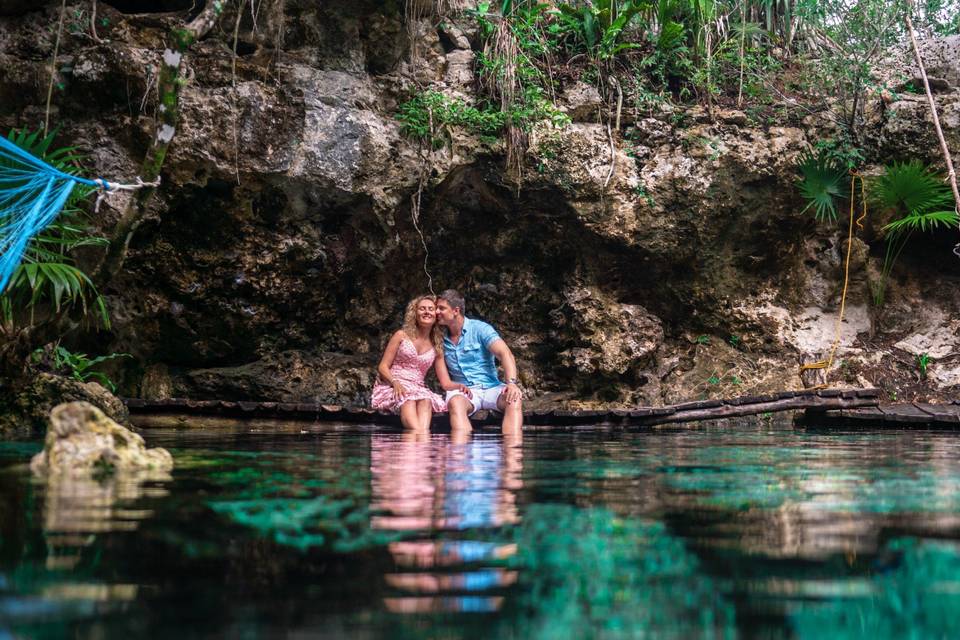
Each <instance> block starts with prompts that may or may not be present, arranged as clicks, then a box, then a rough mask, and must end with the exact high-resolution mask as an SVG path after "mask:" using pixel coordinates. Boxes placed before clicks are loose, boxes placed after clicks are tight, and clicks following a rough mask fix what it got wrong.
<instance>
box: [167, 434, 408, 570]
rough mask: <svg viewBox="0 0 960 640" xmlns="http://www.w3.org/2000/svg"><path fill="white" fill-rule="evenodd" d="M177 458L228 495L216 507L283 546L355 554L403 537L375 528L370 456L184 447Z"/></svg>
mask: <svg viewBox="0 0 960 640" xmlns="http://www.w3.org/2000/svg"><path fill="white" fill-rule="evenodd" d="M175 456H176V458H175V459H176V462H177V463H178V464H180V463H181V462H182V463H183V466H184V467H185V468H186V469H190V470H193V471H196V470H203V471H204V480H205V481H206V482H208V483H210V484H211V485H213V487H214V488H216V489H218V490H219V492H218V493H220V495H221V496H229V497H228V498H227V497H221V498H217V499H212V500H207V501H206V505H207V506H208V507H209V508H210V509H211V510H213V512H214V513H216V514H218V515H220V516H221V517H224V518H226V519H228V520H229V521H230V522H232V523H233V524H236V525H239V526H241V527H245V528H247V529H249V530H251V532H252V533H254V534H255V535H258V536H262V537H266V538H269V539H271V540H273V541H274V542H276V543H277V544H280V545H284V546H287V547H291V548H294V549H297V550H299V551H306V550H308V549H310V548H314V547H317V548H327V549H330V550H333V551H337V552H344V553H347V552H352V551H357V550H360V549H364V548H369V547H376V546H382V545H385V544H387V543H389V542H391V541H393V540H397V539H400V538H401V537H402V536H401V535H400V534H397V533H392V532H385V531H379V530H374V529H372V528H371V527H370V521H371V517H372V515H373V514H372V513H371V510H370V508H369V501H370V489H369V484H370V472H369V468H368V467H369V465H368V463H367V461H366V460H359V459H345V460H344V462H343V467H342V468H339V469H334V468H330V467H324V466H322V465H320V464H318V459H317V456H315V455H311V454H303V453H295V452H259V453H254V452H248V451H226V452H224V451H207V452H205V451H192V452H181V451H177V452H176V454H175Z"/></svg>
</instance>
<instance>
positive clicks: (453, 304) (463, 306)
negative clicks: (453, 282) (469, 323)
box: [437, 289, 467, 315]
mask: <svg viewBox="0 0 960 640" xmlns="http://www.w3.org/2000/svg"><path fill="white" fill-rule="evenodd" d="M437 298H442V299H444V300H446V301H447V304H449V305H450V308H451V309H457V308H459V309H460V315H464V314H465V313H466V312H467V303H466V302H465V301H464V300H463V296H462V295H460V292H459V291H457V290H456V289H447V290H446V291H442V292H441V293H440V295H438V296H437Z"/></svg>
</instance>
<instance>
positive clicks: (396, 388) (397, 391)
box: [393, 380, 407, 402]
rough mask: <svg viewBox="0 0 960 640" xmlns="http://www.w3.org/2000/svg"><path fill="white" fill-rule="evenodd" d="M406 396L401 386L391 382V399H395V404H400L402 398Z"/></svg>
mask: <svg viewBox="0 0 960 640" xmlns="http://www.w3.org/2000/svg"><path fill="white" fill-rule="evenodd" d="M406 395H407V388H406V387H404V386H403V385H402V384H400V383H399V382H397V381H396V380H394V381H393V397H394V398H396V399H397V402H402V401H403V398H404V397H405V396H406Z"/></svg>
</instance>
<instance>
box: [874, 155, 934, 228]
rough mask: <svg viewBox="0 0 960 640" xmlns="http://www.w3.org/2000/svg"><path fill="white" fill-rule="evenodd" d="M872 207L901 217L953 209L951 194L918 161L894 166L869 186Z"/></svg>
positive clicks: (889, 167) (931, 172)
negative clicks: (872, 202)
mask: <svg viewBox="0 0 960 640" xmlns="http://www.w3.org/2000/svg"><path fill="white" fill-rule="evenodd" d="M870 197H871V199H872V200H873V201H874V205H875V206H878V207H880V208H882V209H885V210H889V211H893V212H895V213H897V214H899V215H901V216H911V215H921V214H924V213H927V212H930V211H935V210H944V209H950V208H953V207H952V204H953V194H952V193H951V192H950V188H949V187H948V186H947V185H946V184H944V182H943V181H942V180H941V179H940V177H939V176H938V175H937V174H936V173H935V172H934V171H932V170H931V169H930V168H929V167H927V166H926V165H924V164H923V163H922V162H920V161H919V160H910V161H908V162H901V163H894V164H892V165H890V166H888V167H887V168H886V171H884V173H883V174H882V175H880V176H878V177H877V178H875V179H873V180H872V181H871V184H870Z"/></svg>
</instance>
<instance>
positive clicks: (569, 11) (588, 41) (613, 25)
mask: <svg viewBox="0 0 960 640" xmlns="http://www.w3.org/2000/svg"><path fill="white" fill-rule="evenodd" d="M651 6H652V2H650V1H649V0H595V1H594V2H591V3H586V4H577V5H570V4H566V3H564V4H561V5H559V7H558V10H559V13H558V14H557V15H558V18H559V21H560V24H561V25H562V26H561V28H560V29H558V30H557V33H558V34H564V35H567V36H569V38H568V42H567V46H568V47H569V48H571V49H574V50H577V49H580V50H582V51H583V52H585V53H587V54H589V55H590V56H591V57H593V58H595V59H597V60H610V59H611V58H613V57H614V56H616V55H617V54H619V53H622V52H624V51H627V50H629V49H636V48H637V47H639V46H640V45H639V44H637V43H635V42H622V41H621V36H622V35H623V32H624V29H626V27H627V26H628V25H629V24H630V23H631V22H632V21H633V19H634V18H635V17H637V15H638V14H639V13H640V12H641V11H647V10H649V9H650V8H651Z"/></svg>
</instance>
